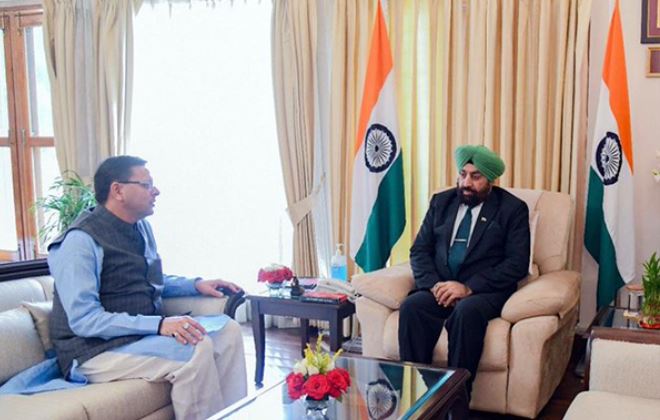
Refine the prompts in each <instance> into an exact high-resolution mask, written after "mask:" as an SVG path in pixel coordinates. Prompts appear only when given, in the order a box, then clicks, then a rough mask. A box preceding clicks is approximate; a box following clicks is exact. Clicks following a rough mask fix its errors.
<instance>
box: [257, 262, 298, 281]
mask: <svg viewBox="0 0 660 420" xmlns="http://www.w3.org/2000/svg"><path fill="white" fill-rule="evenodd" d="M292 278H293V271H291V269H290V268H289V267H286V266H283V265H280V264H275V263H273V264H271V265H269V266H268V267H264V268H262V269H260V270H259V274H258V276H257V281H258V282H260V283H268V284H281V283H283V282H285V281H287V280H291V279H292Z"/></svg>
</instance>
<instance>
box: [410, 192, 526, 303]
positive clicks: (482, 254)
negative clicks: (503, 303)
mask: <svg viewBox="0 0 660 420" xmlns="http://www.w3.org/2000/svg"><path fill="white" fill-rule="evenodd" d="M459 204H460V203H459V200H458V196H457V192H456V188H452V189H451V190H447V191H443V192H441V193H438V194H435V195H434V196H433V198H432V199H431V204H430V207H429V210H428V212H427V213H426V216H425V217H424V222H423V223H422V227H421V228H420V230H419V233H418V234H417V238H415V242H414V243H413V246H412V248H411V249H410V265H411V267H412V270H413V273H414V275H415V284H416V287H417V289H429V288H431V287H433V285H434V284H435V283H437V282H438V281H447V280H456V281H459V282H461V283H463V284H465V285H467V286H468V287H469V288H470V289H472V292H473V293H475V294H480V293H498V294H499V293H502V294H504V295H506V296H509V295H511V294H512V293H513V292H515V290H516V286H517V282H518V281H519V280H522V279H523V278H524V277H525V276H526V275H527V271H528V268H529V246H530V245H529V241H530V238H529V211H528V209H527V204H525V202H524V201H522V200H520V199H519V198H517V197H515V196H514V195H512V194H511V193H509V192H507V191H505V190H503V189H502V188H499V187H493V188H492V190H491V192H490V194H489V195H488V198H487V199H486V201H485V202H484V204H483V206H482V207H481V212H480V213H479V216H478V218H477V222H476V225H475V227H474V230H473V231H472V235H470V242H469V244H468V248H467V251H466V254H465V260H464V261H463V264H462V265H461V268H460V270H459V272H458V278H457V279H453V278H452V276H451V273H450V271H449V267H448V266H447V254H448V252H449V244H450V242H451V237H452V233H453V228H454V221H455V219H456V213H457V212H458V206H459ZM498 300H499V299H498Z"/></svg>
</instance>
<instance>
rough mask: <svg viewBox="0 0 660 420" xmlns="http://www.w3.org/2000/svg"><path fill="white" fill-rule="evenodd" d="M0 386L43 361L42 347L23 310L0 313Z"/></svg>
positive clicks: (27, 314) (29, 318)
mask: <svg viewBox="0 0 660 420" xmlns="http://www.w3.org/2000/svg"><path fill="white" fill-rule="evenodd" d="M0 349H2V351H0V384H2V383H4V382H6V381H7V379H9V378H11V377H12V376H14V375H15V374H17V373H18V372H20V371H22V370H25V369H27V368H29V367H30V366H32V365H35V364H37V363H39V362H41V361H43V360H44V358H45V357H44V347H43V345H42V344H41V340H40V339H39V334H38V333H37V330H36V328H35V327H34V323H33V322H32V316H30V313H29V312H28V311H27V309H25V308H16V309H12V310H9V311H5V312H0Z"/></svg>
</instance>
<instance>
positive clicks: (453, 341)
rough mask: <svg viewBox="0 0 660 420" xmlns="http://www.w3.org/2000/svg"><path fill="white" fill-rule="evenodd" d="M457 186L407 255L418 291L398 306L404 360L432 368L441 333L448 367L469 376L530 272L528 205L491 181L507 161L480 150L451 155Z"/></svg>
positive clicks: (429, 216) (433, 208)
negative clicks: (490, 329) (491, 326)
mask: <svg viewBox="0 0 660 420" xmlns="http://www.w3.org/2000/svg"><path fill="white" fill-rule="evenodd" d="M455 159H456V165H457V167H458V168H459V175H458V181H457V187H456V188H452V189H450V190H447V191H444V192H441V193H438V194H435V195H434V196H433V198H432V199H431V204H430V206H429V210H428V212H427V213H426V216H425V218H424V221H423V223H422V226H421V228H420V230H419V233H418V234H417V237H416V238H415V242H414V243H413V246H412V247H411V249H410V265H411V267H412V270H413V273H414V277H415V289H414V290H413V291H412V292H410V294H409V295H408V297H407V298H406V299H405V300H404V302H403V303H402V305H401V312H400V315H399V352H400V355H401V359H402V360H405V361H410V362H418V363H427V364H430V363H431V362H432V358H433V348H434V347H435V345H436V343H437V341H438V338H439V337H440V333H441V332H442V328H443V326H444V327H446V329H447V333H448V338H449V357H448V359H449V360H448V366H449V367H460V368H465V369H467V370H469V371H470V374H471V379H470V381H469V382H468V394H469V393H470V392H471V389H472V382H473V380H474V377H475V375H476V373H477V366H478V365H479V360H480V359H481V353H482V350H483V345H484V336H485V334H486V327H487V326H488V321H489V320H491V319H493V318H496V317H498V316H500V312H501V310H502V307H503V306H504V303H505V302H506V301H507V299H508V298H509V297H510V296H511V295H512V294H513V293H514V292H515V291H516V287H517V283H518V281H519V280H522V279H523V278H524V277H525V276H526V275H527V271H528V267H529V256H530V250H529V246H530V236H529V213H528V209H527V205H526V204H525V202H523V201H521V200H520V199H518V198H516V197H515V196H513V195H512V194H510V193H508V192H507V191H505V190H503V189H501V188H499V187H496V186H493V185H492V182H493V181H494V180H495V179H496V178H498V177H499V176H500V175H502V173H503V172H504V162H503V161H502V160H501V159H500V158H499V156H497V155H496V154H495V153H493V152H492V151H490V150H489V149H487V148H486V147H484V146H461V147H458V148H457V149H456V151H455Z"/></svg>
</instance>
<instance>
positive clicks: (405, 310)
mask: <svg viewBox="0 0 660 420" xmlns="http://www.w3.org/2000/svg"><path fill="white" fill-rule="evenodd" d="M429 303H431V304H435V300H434V299H433V295H432V294H431V293H430V292H427V291H419V292H415V293H413V294H411V295H410V296H408V297H406V298H405V299H404V300H403V302H402V303H401V306H400V307H399V311H400V313H399V316H400V317H401V318H408V317H410V316H414V315H415V314H416V313H418V312H420V311H421V310H422V309H423V308H424V307H425V306H426V305H429Z"/></svg>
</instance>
